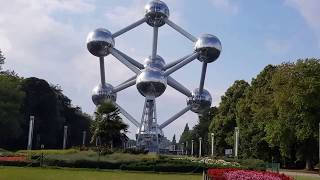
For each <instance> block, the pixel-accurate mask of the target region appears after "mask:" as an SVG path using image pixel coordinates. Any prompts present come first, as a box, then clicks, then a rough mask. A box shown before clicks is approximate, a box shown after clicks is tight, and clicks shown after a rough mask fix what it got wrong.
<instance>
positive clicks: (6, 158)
mask: <svg viewBox="0 0 320 180" xmlns="http://www.w3.org/2000/svg"><path fill="white" fill-rule="evenodd" d="M0 161H5V162H16V161H23V162H25V161H27V158H26V157H25V156H3V157H1V156H0Z"/></svg>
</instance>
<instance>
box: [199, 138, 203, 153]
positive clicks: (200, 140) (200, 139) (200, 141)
mask: <svg viewBox="0 0 320 180" xmlns="http://www.w3.org/2000/svg"><path fill="white" fill-rule="evenodd" d="M201 144H202V138H201V137H200V138H199V157H201V155H202V154H201V146H202V145H201Z"/></svg>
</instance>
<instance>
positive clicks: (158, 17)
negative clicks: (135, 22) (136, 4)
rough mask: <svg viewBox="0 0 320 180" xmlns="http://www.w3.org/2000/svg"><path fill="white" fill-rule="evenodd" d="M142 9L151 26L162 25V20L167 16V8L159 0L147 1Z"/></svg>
mask: <svg viewBox="0 0 320 180" xmlns="http://www.w3.org/2000/svg"><path fill="white" fill-rule="evenodd" d="M144 9H145V13H146V14H145V16H146V18H147V23H148V24H149V25H150V26H152V27H160V26H163V25H164V24H165V22H164V20H165V19H167V18H169V14H170V13H169V8H168V6H167V5H166V4H165V3H164V2H162V1H160V0H153V1H151V2H149V3H148V4H147V5H146V6H145V7H144Z"/></svg>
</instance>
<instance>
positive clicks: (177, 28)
mask: <svg viewBox="0 0 320 180" xmlns="http://www.w3.org/2000/svg"><path fill="white" fill-rule="evenodd" d="M164 21H165V22H166V24H168V25H169V26H170V27H172V28H173V29H175V30H176V31H178V32H179V33H180V34H182V35H183V36H185V37H186V38H188V39H189V40H190V41H192V42H196V41H197V40H198V39H197V38H196V37H194V36H193V35H191V34H190V33H188V32H187V31H186V30H184V29H182V28H181V27H180V26H178V25H177V24H175V23H174V22H172V21H170V20H169V19H165V20H164Z"/></svg>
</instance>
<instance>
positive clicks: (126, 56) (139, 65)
mask: <svg viewBox="0 0 320 180" xmlns="http://www.w3.org/2000/svg"><path fill="white" fill-rule="evenodd" d="M116 50H117V52H118V53H119V54H120V55H121V56H122V57H124V58H125V59H126V60H127V61H129V62H130V63H131V64H133V65H134V66H135V67H137V68H138V69H143V68H144V66H143V64H141V63H139V62H138V61H136V60H134V59H133V58H131V57H130V56H128V55H126V54H125V53H123V52H121V51H120V50H118V49H116Z"/></svg>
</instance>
